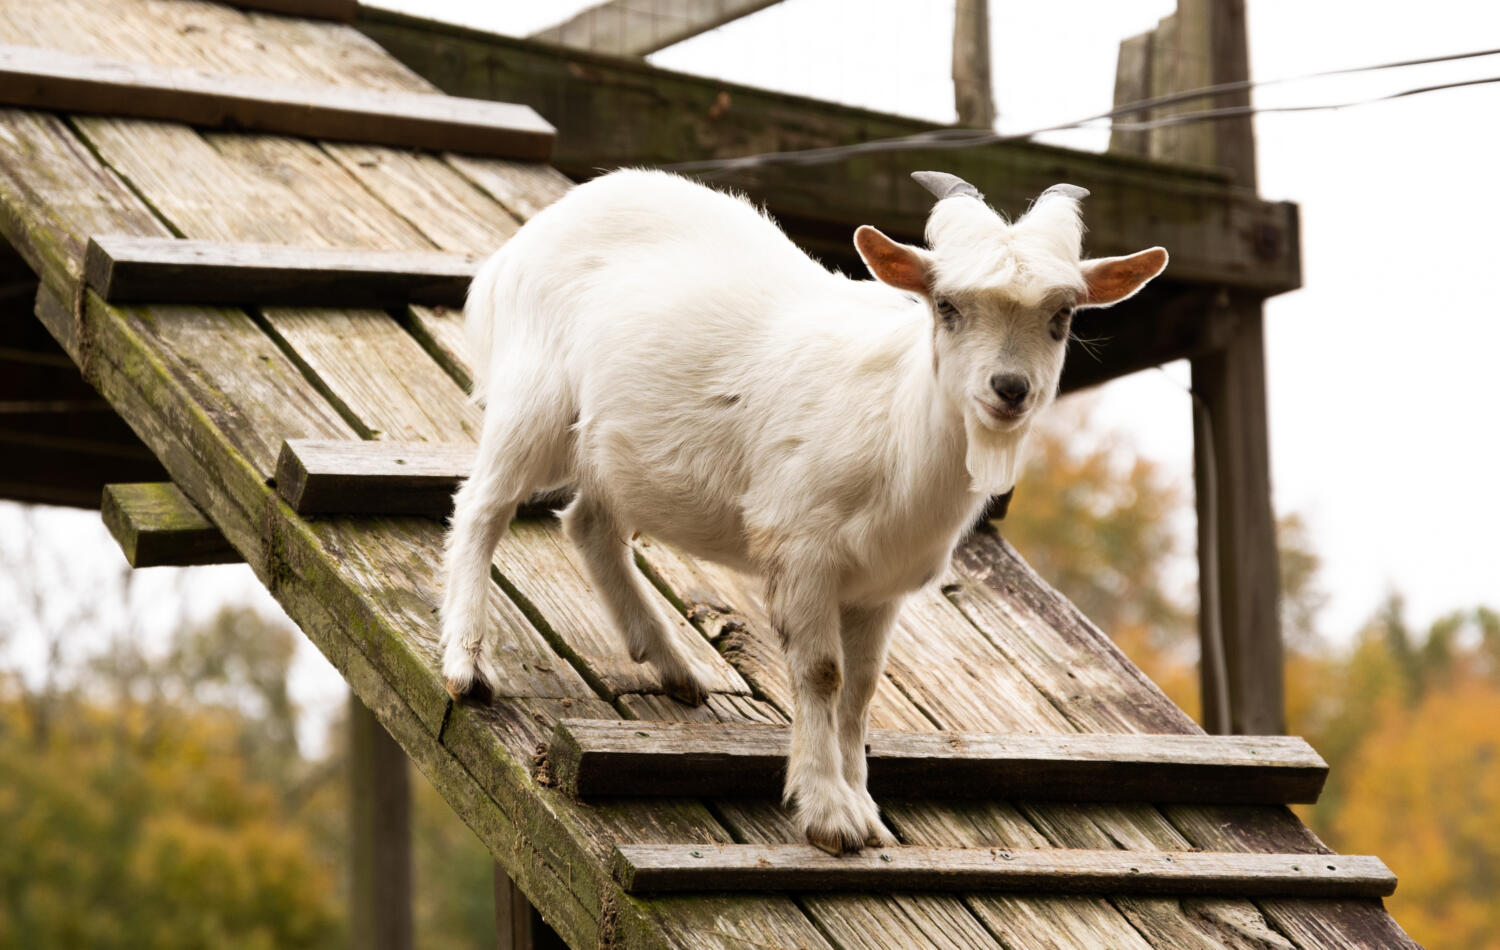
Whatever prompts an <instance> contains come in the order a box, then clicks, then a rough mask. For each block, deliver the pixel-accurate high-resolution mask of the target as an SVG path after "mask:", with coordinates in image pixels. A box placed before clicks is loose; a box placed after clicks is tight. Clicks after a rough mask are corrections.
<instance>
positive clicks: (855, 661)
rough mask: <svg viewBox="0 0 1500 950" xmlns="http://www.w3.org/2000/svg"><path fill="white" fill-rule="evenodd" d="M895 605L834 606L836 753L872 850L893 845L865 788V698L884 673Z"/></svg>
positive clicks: (898, 605) (897, 607) (870, 696)
mask: <svg viewBox="0 0 1500 950" xmlns="http://www.w3.org/2000/svg"><path fill="white" fill-rule="evenodd" d="M900 609H901V601H900V600H899V599H898V600H893V601H888V602H886V603H883V604H875V605H873V606H854V605H850V604H845V605H843V606H841V607H840V608H839V632H840V634H841V636H842V639H843V644H844V692H843V695H842V696H841V697H840V699H839V712H838V722H839V751H840V753H841V756H842V761H843V773H844V781H846V782H848V783H849V787H850V788H851V789H853V790H854V794H855V795H856V796H857V797H858V798H859V801H860V806H861V808H862V809H863V811H864V816H865V830H866V834H865V843H866V844H869V845H874V846H884V845H893V844H895V843H896V839H895V838H894V837H892V836H891V833H890V831H888V830H887V829H886V827H885V825H884V823H882V822H881V820H880V809H879V807H877V806H876V804H875V800H874V799H873V798H871V797H870V792H869V790H868V789H867V788H866V786H865V782H866V778H867V777H868V775H869V765H868V763H867V762H866V760H865V724H866V722H867V720H868V719H869V711H870V700H872V699H874V698H875V687H876V686H877V685H878V684H879V683H880V675H881V673H883V672H884V671H885V654H886V648H887V646H888V645H889V644H890V639H891V630H892V628H893V627H894V626H895V622H896V614H897V612H898V611H899V610H900Z"/></svg>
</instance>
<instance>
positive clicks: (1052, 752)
mask: <svg viewBox="0 0 1500 950" xmlns="http://www.w3.org/2000/svg"><path fill="white" fill-rule="evenodd" d="M866 745H867V753H866V758H867V760H868V762H869V765H870V790H871V793H872V794H874V795H875V796H876V797H877V798H884V797H893V798H894V797H899V798H904V799H907V800H927V799H946V798H983V799H989V800H994V799H1035V800H1039V801H1125V802H1129V801H1136V802H1210V803H1219V804H1227V803H1239V804H1247V803H1256V804H1265V803H1275V804H1283V803H1286V802H1289V801H1294V802H1311V801H1316V800H1317V796H1318V792H1319V791H1320V790H1321V788H1322V785H1323V781H1324V779H1325V777H1326V775H1327V772H1328V766H1327V764H1326V763H1325V762H1324V761H1323V760H1322V758H1321V757H1319V756H1318V754H1317V753H1316V752H1314V751H1313V750H1312V747H1311V746H1309V745H1308V744H1307V743H1306V742H1304V741H1302V740H1301V739H1296V738H1291V737H1287V736H1255V737H1251V736H1193V735H1175V736H1174V735H1168V736H1146V735H1130V734H1126V735H1108V734H1103V733H1083V734H1079V733H1072V734H1067V735H1052V736H1038V735H995V734H975V733H956V732H942V733H910V732H896V731H892V730H873V731H871V732H870V734H869V735H868V737H867V740H866ZM790 748H791V730H790V729H788V728H786V727H781V726H772V725H761V724H721V725H707V724H699V723H680V724H663V725H656V726H652V727H649V728H648V727H646V726H644V725H637V724H632V723H625V722H619V721H613V722H609V721H606V722H590V721H587V720H565V721H563V722H561V723H559V724H558V726H557V730H556V731H555V732H554V733H553V736H552V742H551V745H550V747H549V756H548V762H549V765H550V767H551V768H552V770H553V774H554V775H555V776H556V778H557V782H558V786H559V787H560V788H562V789H563V790H564V791H567V792H569V793H570V794H574V795H578V796H580V797H584V798H593V797H599V796H609V795H648V796H649V795H692V796H704V797H720V796H763V797H775V796H777V795H780V794H781V787H782V783H783V778H784V777H783V775H782V766H783V764H784V762H785V760H786V756H787V752H788V750H789V749H790Z"/></svg>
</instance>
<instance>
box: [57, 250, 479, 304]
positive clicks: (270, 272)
mask: <svg viewBox="0 0 1500 950" xmlns="http://www.w3.org/2000/svg"><path fill="white" fill-rule="evenodd" d="M478 266H479V265H478V261H477V260H475V259H474V258H473V257H470V256H468V255H465V254H446V253H442V252H438V251H365V250H348V249H342V248H327V247H294V246H291V245H276V244H232V243H229V242H224V241H191V240H180V239H175V238H139V237H131V236H128V235H119V234H107V235H95V236H94V237H92V238H91V239H90V240H89V246H88V252H87V255H86V258H85V262H84V271H85V274H86V277H87V279H88V282H89V285H90V286H91V287H93V288H94V289H95V290H96V291H98V292H99V294H100V296H102V297H103V298H104V299H105V300H109V301H111V302H115V303H129V302H141V303H203V304H215V303H221V304H234V303H238V304H262V305H264V304H287V305H292V306H325V305H326V306H337V307H401V306H405V305H406V304H408V303H428V304H442V305H447V306H453V307H461V306H463V301H464V295H465V293H467V291H468V288H469V282H470V281H471V280H472V279H473V277H474V271H475V270H476V269H477V268H478Z"/></svg>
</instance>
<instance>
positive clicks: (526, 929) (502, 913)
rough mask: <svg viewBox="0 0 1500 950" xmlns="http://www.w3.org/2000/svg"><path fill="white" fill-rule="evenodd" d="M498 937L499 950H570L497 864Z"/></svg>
mask: <svg viewBox="0 0 1500 950" xmlns="http://www.w3.org/2000/svg"><path fill="white" fill-rule="evenodd" d="M495 936H496V937H497V938H498V940H499V944H500V950H568V945H567V944H566V943H563V939H562V938H561V937H559V936H558V935H557V933H556V932H555V931H553V929H552V928H551V927H548V926H547V923H546V921H544V920H542V915H541V914H539V913H537V910H536V908H535V907H533V906H531V902H530V901H529V900H527V899H526V895H525V894H523V893H521V889H520V888H519V887H516V885H515V882H513V881H512V880H511V879H510V878H509V877H508V876H507V875H506V873H505V869H504V868H502V867H501V866H500V865H499V864H498V863H496V865H495Z"/></svg>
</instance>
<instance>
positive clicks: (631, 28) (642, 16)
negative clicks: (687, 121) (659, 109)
mask: <svg viewBox="0 0 1500 950" xmlns="http://www.w3.org/2000/svg"><path fill="white" fill-rule="evenodd" d="M780 2H781V0H652V2H650V3H642V2H641V0H606V2H604V3H599V4H596V5H594V6H592V7H587V8H585V9H584V10H581V11H579V12H578V13H575V14H574V15H573V16H572V17H570V18H568V19H567V20H564V21H563V22H561V23H559V24H557V25H556V26H550V27H548V28H547V29H545V30H540V31H538V32H536V33H533V34H531V38H532V39H534V40H540V41H541V42H543V43H557V44H559V45H561V46H571V47H573V48H575V49H586V50H592V51H593V52H596V53H607V54H609V55H611V56H645V55H647V54H649V53H654V52H656V51H657V50H659V49H665V48H666V47H668V46H671V45H673V44H674V43H681V42H682V41H683V40H686V39H691V38H692V37H695V36H697V35H698V34H700V33H707V32H708V31H709V30H712V29H716V28H717V27H721V26H723V25H724V24H726V23H730V22H732V21H734V20H738V19H739V18H740V17H743V16H749V15H750V14H752V13H755V12H756V11H757V10H764V9H765V8H766V7H769V6H774V5H775V4H777V3H780Z"/></svg>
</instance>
